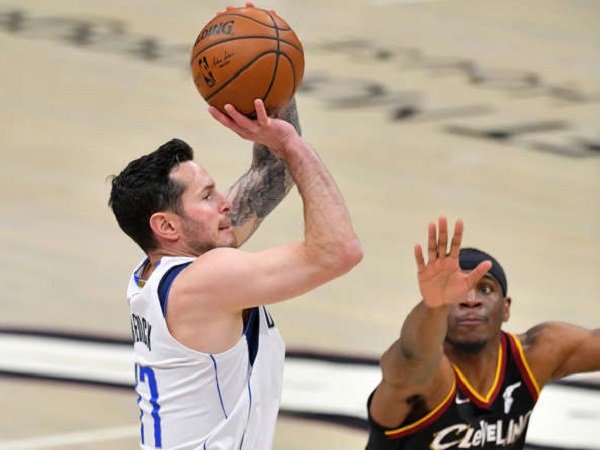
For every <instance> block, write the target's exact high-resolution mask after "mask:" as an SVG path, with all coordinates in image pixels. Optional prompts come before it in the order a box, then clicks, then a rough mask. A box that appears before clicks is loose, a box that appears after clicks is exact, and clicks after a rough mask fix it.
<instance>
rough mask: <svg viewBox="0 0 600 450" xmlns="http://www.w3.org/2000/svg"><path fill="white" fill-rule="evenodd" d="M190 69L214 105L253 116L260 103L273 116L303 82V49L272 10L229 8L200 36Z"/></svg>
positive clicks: (203, 93) (201, 90)
mask: <svg viewBox="0 0 600 450" xmlns="http://www.w3.org/2000/svg"><path fill="white" fill-rule="evenodd" d="M190 64H191V68H192V75H193V77H194V84H195V85H196V88H197V89H198V91H199V92H200V95H201V96H202V97H203V98H204V99H205V100H206V101H207V102H208V103H209V104H210V105H212V106H214V107H216V108H218V109H220V110H221V111H223V107H224V106H225V105H226V104H227V103H230V104H232V105H233V106H235V107H236V109H237V110H238V111H240V112H241V113H243V114H246V115H249V116H252V115H253V114H254V104H253V101H254V99H256V98H260V99H262V100H263V102H264V104H265V107H266V108H267V111H268V112H269V113H273V112H275V111H276V110H277V109H279V108H281V107H282V106H284V105H286V104H287V103H288V102H289V101H290V100H291V98H292V97H293V95H294V93H295V92H296V90H297V89H298V87H299V86H300V84H301V83H302V77H303V75H304V50H303V48H302V43H301V42H300V40H299V39H298V37H297V36H296V33H294V31H293V30H292V28H291V27H290V26H289V25H288V24H287V23H286V22H285V21H284V20H283V19H282V18H281V17H279V16H277V15H276V14H275V13H273V12H272V11H267V10H265V9H260V8H254V7H244V8H231V9H228V10H227V11H226V12H224V13H221V14H218V15H217V16H216V17H215V18H213V19H212V20H211V21H210V22H208V23H207V24H206V25H205V26H204V28H203V29H202V30H201V31H200V33H199V34H198V38H197V39H196V42H195V43H194V47H193V49H192V55H191V61H190Z"/></svg>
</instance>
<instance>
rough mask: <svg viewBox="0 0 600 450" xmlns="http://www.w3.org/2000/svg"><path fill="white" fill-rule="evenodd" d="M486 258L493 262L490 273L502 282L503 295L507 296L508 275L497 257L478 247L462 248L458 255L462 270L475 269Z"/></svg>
mask: <svg viewBox="0 0 600 450" xmlns="http://www.w3.org/2000/svg"><path fill="white" fill-rule="evenodd" d="M486 260H487V261H491V262H492V268H491V269H490V271H489V272H488V274H489V275H491V276H493V277H494V278H495V279H496V281H498V283H500V287H501V288H502V296H503V297H506V292H507V290H508V283H507V281H506V275H505V274H504V270H503V269H502V266H501V265H500V263H499V262H498V261H496V258H494V257H493V256H492V255H490V254H488V253H486V252H483V251H481V250H478V249H476V248H461V249H460V254H459V256H458V264H459V265H460V268H461V269H462V270H473V269H474V268H475V267H477V266H478V265H479V263H480V262H482V261H486Z"/></svg>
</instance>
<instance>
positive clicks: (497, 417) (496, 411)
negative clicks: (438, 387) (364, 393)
mask: <svg viewBox="0 0 600 450" xmlns="http://www.w3.org/2000/svg"><path fill="white" fill-rule="evenodd" d="M453 369H454V379H455V381H454V383H453V386H452V388H451V389H450V392H448V394H447V395H446V396H445V398H444V400H443V401H442V402H441V403H440V404H439V405H437V406H436V407H434V408H433V409H432V410H431V411H429V413H427V414H426V415H425V416H424V417H421V418H419V419H417V420H411V419H407V421H406V423H404V424H402V425H401V426H400V427H398V428H395V429H386V428H382V427H381V426H379V425H378V424H377V423H375V421H374V420H373V419H372V418H371V417H370V415H369V426H370V433H369V442H368V444H367V450H400V449H402V450H426V449H427V450H445V449H465V448H478V449H505V450H517V449H519V450H520V449H522V448H523V445H524V443H525V434H526V432H527V426H528V425H529V418H530V416H531V412H532V410H533V406H534V405H535V402H536V401H537V398H538V395H539V390H540V389H539V386H538V384H537V382H536V380H535V379H534V377H533V375H532V373H531V370H530V368H529V365H528V364H527V361H526V360H525V357H524V354H523V349H522V347H521V343H520V342H519V340H518V338H517V337H516V336H514V335H511V334H507V333H504V332H502V333H501V337H500V348H499V351H498V362H497V365H496V374H495V377H494V382H493V384H492V387H491V388H490V390H489V391H488V392H487V393H486V394H485V396H482V395H481V394H479V393H477V392H476V391H475V389H473V388H472V387H471V385H470V384H469V381H468V380H467V378H466V377H465V376H464V374H463V373H462V372H461V371H460V369H459V368H458V367H456V366H453ZM371 398H372V394H371ZM370 401H371V399H369V405H370Z"/></svg>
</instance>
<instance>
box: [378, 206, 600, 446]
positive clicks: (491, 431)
mask: <svg viewBox="0 0 600 450" xmlns="http://www.w3.org/2000/svg"><path fill="white" fill-rule="evenodd" d="M428 231H429V236H428V247H427V262H425V258H424V256H423V251H422V249H421V247H420V246H418V245H417V246H416V247H415V259H416V263H417V271H418V280H419V288H420V291H421V295H422V297H423V300H422V301H421V302H420V303H419V304H418V305H417V306H416V307H415V308H414V309H413V310H412V312H411V313H410V314H409V316H408V317H407V318H406V320H405V322H404V325H403V326H402V331H401V333H400V338H399V339H398V340H397V341H396V342H394V343H393V344H392V346H391V347H390V348H389V349H388V350H387V351H386V352H385V353H384V354H383V356H382V358H381V368H382V372H383V379H382V380H381V382H380V384H379V386H378V387H377V388H376V389H375V391H374V392H373V394H371V397H370V398H369V402H368V408H369V424H370V435H369V441H368V444H367V449H368V450H387V449H405V450H424V449H431V450H442V449H463V448H484V449H500V448H502V449H522V448H523V445H524V442H525V434H526V431H527V426H528V421H529V417H530V415H531V412H532V409H533V407H534V405H535V402H536V400H537V398H538V395H539V392H540V389H541V388H542V387H543V386H544V385H545V384H546V383H548V382H549V381H551V380H555V379H558V378H561V377H564V376H566V375H569V374H573V373H576V372H586V371H593V370H600V329H597V330H594V331H590V330H586V329H583V328H579V327H576V326H574V325H569V324H565V323H543V324H540V325H538V326H535V327H533V328H532V329H530V330H529V331H527V332H526V333H524V334H521V335H513V334H509V333H506V332H504V331H502V330H501V326H502V323H503V322H506V321H507V320H508V318H509V313H510V304H511V299H510V297H508V296H507V279H506V275H505V273H504V270H503V269H502V266H501V265H500V264H499V263H498V261H496V260H495V259H494V258H493V257H492V256H490V255H489V254H487V253H484V252H482V251H480V250H477V249H474V248H463V249H461V248H460V246H461V240H462V233H463V224H462V222H461V221H460V220H459V221H457V222H456V226H455V229H454V235H453V237H452V241H451V243H450V251H449V253H448V252H447V245H448V231H447V223H446V219H445V218H443V217H441V218H440V219H439V222H438V225H437V227H436V225H435V224H430V225H429V230H428Z"/></svg>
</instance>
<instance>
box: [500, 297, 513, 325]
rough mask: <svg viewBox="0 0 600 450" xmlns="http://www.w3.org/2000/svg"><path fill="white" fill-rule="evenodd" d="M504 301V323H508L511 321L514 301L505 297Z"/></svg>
mask: <svg viewBox="0 0 600 450" xmlns="http://www.w3.org/2000/svg"><path fill="white" fill-rule="evenodd" d="M503 301H504V304H503V307H502V321H503V322H507V321H508V319H510V305H511V304H512V299H511V298H510V297H505V298H504V300H503Z"/></svg>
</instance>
